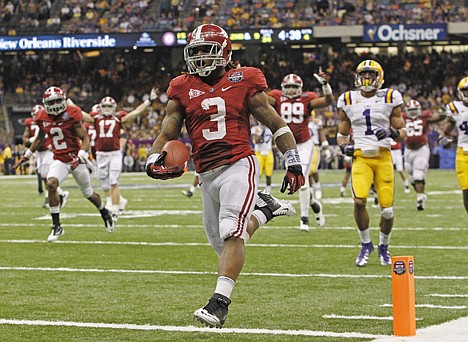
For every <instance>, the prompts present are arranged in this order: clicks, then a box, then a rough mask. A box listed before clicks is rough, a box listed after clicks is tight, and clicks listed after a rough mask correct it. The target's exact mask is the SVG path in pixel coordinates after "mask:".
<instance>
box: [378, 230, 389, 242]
mask: <svg viewBox="0 0 468 342" xmlns="http://www.w3.org/2000/svg"><path fill="white" fill-rule="evenodd" d="M389 242H390V234H388V235H387V234H384V233H382V232H380V238H379V245H388V243H389Z"/></svg>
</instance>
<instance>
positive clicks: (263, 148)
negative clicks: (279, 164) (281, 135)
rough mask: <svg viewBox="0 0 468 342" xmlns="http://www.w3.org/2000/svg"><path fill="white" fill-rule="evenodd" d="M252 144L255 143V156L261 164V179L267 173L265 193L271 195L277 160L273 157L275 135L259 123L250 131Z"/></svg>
mask: <svg viewBox="0 0 468 342" xmlns="http://www.w3.org/2000/svg"><path fill="white" fill-rule="evenodd" d="M250 134H251V137H252V142H253V143H254V150H255V155H256V156H257V158H258V161H259V163H260V177H262V174H263V173H265V177H266V187H265V190H264V192H266V193H268V194H269V193H271V176H272V175H273V167H274V165H275V158H274V157H273V144H272V143H273V133H271V131H270V129H269V128H268V127H266V126H265V125H263V124H262V123H258V124H257V125H255V126H252V128H251V129H250Z"/></svg>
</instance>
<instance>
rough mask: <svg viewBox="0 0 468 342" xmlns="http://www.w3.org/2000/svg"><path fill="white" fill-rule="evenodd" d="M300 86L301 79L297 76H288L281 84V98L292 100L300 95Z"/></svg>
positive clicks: (301, 84) (301, 83)
mask: <svg viewBox="0 0 468 342" xmlns="http://www.w3.org/2000/svg"><path fill="white" fill-rule="evenodd" d="M302 86H303V82H302V79H301V78H300V77H299V76H298V75H296V74H289V75H286V76H285V77H284V78H283V81H282V82H281V91H282V94H283V96H286V97H288V98H290V99H292V98H295V97H299V96H301V95H302Z"/></svg>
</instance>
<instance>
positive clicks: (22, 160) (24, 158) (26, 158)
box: [13, 156, 29, 169]
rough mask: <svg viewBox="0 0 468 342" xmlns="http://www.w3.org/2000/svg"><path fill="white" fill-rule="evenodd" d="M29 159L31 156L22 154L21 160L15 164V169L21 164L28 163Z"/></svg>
mask: <svg viewBox="0 0 468 342" xmlns="http://www.w3.org/2000/svg"><path fill="white" fill-rule="evenodd" d="M28 161H29V158H28V157H26V156H22V157H21V159H20V160H18V161H17V162H16V163H15V164H14V165H13V169H17V168H19V167H20V166H21V165H24V164H26V163H27V162H28Z"/></svg>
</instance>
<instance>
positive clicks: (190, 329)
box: [0, 319, 388, 338]
mask: <svg viewBox="0 0 468 342" xmlns="http://www.w3.org/2000/svg"><path fill="white" fill-rule="evenodd" d="M1 324H15V325H33V326H62V327H81V328H105V329H127V330H146V331H148V330H160V331H173V332H203V333H214V334H251V335H289V336H314V337H342V338H379V337H388V336H386V335H377V334H365V333H357V332H341V333H338V332H332V331H315V330H280V329H242V328H223V329H213V328H199V327H194V326H190V325H189V326H174V325H149V324H116V323H91V322H89V323H88V322H64V321H59V322H56V321H44V320H18V319H0V325H1Z"/></svg>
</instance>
